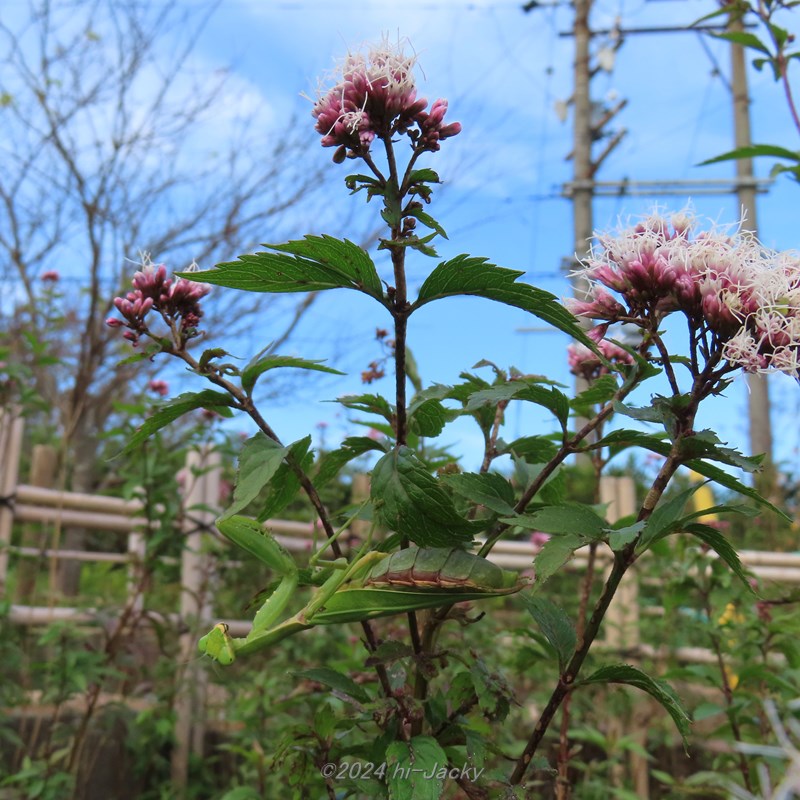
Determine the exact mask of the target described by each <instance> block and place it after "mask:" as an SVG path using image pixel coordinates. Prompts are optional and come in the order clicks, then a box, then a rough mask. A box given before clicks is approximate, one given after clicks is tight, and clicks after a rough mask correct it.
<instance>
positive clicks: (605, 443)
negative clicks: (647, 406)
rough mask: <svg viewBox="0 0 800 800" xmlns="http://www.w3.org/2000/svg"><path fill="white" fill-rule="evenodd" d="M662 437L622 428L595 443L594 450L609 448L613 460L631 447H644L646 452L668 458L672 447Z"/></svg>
mask: <svg viewBox="0 0 800 800" xmlns="http://www.w3.org/2000/svg"><path fill="white" fill-rule="evenodd" d="M662 436H663V434H660V435H659V434H654V433H645V432H644V431H634V430H629V429H627V428H621V429H618V430H615V431H611V432H610V433H608V434H607V435H606V436H604V437H603V438H602V439H600V440H599V441H598V442H595V443H594V444H593V445H592V448H593V449H595V448H600V447H608V448H609V455H610V456H611V457H612V458H613V457H614V456H616V455H619V454H620V453H621V452H622V451H623V450H626V449H627V448H629V447H643V448H645V449H646V450H650V451H651V452H653V453H658V455H661V456H665V457H666V456H668V455H669V452H670V449H671V448H672V445H671V444H670V443H669V442H666V441H664V439H663V438H662Z"/></svg>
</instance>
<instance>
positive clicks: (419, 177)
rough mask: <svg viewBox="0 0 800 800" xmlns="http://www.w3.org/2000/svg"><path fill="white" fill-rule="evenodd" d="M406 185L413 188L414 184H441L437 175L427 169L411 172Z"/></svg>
mask: <svg viewBox="0 0 800 800" xmlns="http://www.w3.org/2000/svg"><path fill="white" fill-rule="evenodd" d="M406 183H407V184H408V185H409V186H413V185H414V184H415V183H441V181H440V180H439V175H438V174H437V173H435V172H434V171H433V170H432V169H428V168H427V167H425V168H423V169H415V170H412V171H411V174H410V175H409V176H408V180H407V181H406Z"/></svg>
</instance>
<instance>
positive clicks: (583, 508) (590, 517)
mask: <svg viewBox="0 0 800 800" xmlns="http://www.w3.org/2000/svg"><path fill="white" fill-rule="evenodd" d="M530 520H531V522H532V524H533V525H535V526H536V530H540V531H544V532H545V533H555V534H563V533H577V534H580V535H581V536H582V537H583V538H584V539H585V540H586V541H596V540H598V539H601V538H602V537H603V535H604V534H605V531H606V529H607V528H608V523H607V522H606V520H604V519H603V517H601V516H600V515H599V514H598V513H597V512H596V511H595V510H594V509H592V508H591V507H590V506H587V505H583V504H582V503H563V504H562V505H557V506H548V507H547V508H543V509H542V510H541V511H537V512H536V513H535V514H532V515H530ZM503 522H509V523H510V524H511V525H515V524H517V525H518V524H520V523H519V522H515V520H514V519H509V520H503Z"/></svg>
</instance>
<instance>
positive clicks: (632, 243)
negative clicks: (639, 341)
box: [566, 212, 800, 377]
mask: <svg viewBox="0 0 800 800" xmlns="http://www.w3.org/2000/svg"><path fill="white" fill-rule="evenodd" d="M697 225H698V221H697V219H696V218H695V217H694V216H693V215H692V214H691V213H688V212H680V213H679V214H675V215H673V216H672V217H671V218H667V217H666V216H665V215H661V214H657V213H656V214H653V215H652V216H650V217H648V218H646V219H644V220H642V221H641V222H639V223H638V224H637V225H635V226H633V227H631V228H627V229H624V230H620V231H618V232H616V233H615V234H605V235H600V236H599V237H598V240H599V247H598V248H593V249H592V252H591V254H590V257H589V258H588V260H587V262H586V263H585V264H584V265H583V267H582V269H580V270H579V271H578V273H577V274H578V275H579V276H581V277H582V278H584V279H586V280H588V281H589V284H590V287H591V288H590V291H589V293H588V296H587V298H586V299H585V300H578V299H569V300H567V301H566V302H567V306H568V308H569V309H570V310H571V311H572V312H573V313H574V314H576V315H579V316H585V317H589V318H591V319H596V320H600V321H601V322H603V323H611V322H631V323H633V324H637V325H639V326H640V327H644V326H646V325H656V326H657V325H658V324H659V323H660V321H661V320H662V319H663V318H664V317H666V316H667V315H668V314H671V313H673V312H680V313H682V314H684V315H685V316H686V317H687V319H688V320H689V322H690V324H691V325H692V326H693V328H694V329H695V330H698V331H702V330H706V331H708V332H709V333H710V334H711V335H712V337H714V340H715V342H716V343H717V344H718V345H720V346H721V347H722V348H723V350H722V352H723V355H724V357H725V358H726V359H727V360H728V361H729V362H730V363H731V364H732V365H735V366H741V367H742V368H743V369H744V370H745V371H747V372H762V371H766V370H771V369H773V370H780V371H782V372H786V373H788V374H790V375H792V376H794V377H798V371H799V370H800V358H799V354H798V349H799V348H800V256H798V255H797V254H792V253H776V252H774V251H772V250H769V249H767V248H765V247H764V246H763V245H762V244H761V243H760V242H759V241H758V240H757V239H756V238H755V236H753V235H752V234H750V233H748V232H746V231H743V230H741V227H738V228H737V229H736V230H734V231H733V233H727V232H724V231H720V230H718V229H716V228H714V227H713V226H712V228H711V229H710V230H708V231H700V232H697V233H696V234H695V230H696V228H697ZM612 292H613V294H612Z"/></svg>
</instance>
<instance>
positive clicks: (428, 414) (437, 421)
mask: <svg viewBox="0 0 800 800" xmlns="http://www.w3.org/2000/svg"><path fill="white" fill-rule="evenodd" d="M448 416H449V413H448V411H447V409H446V408H445V407H444V406H443V405H442V404H441V403H440V402H439V401H438V400H426V401H425V402H424V403H419V404H417V405H416V406H415V407H414V409H413V411H412V410H411V408H409V412H408V424H409V426H410V427H411V429H412V430H413V431H414V433H416V434H417V435H418V436H429V437H430V436H438V435H439V434H440V433H441V432H442V429H443V428H444V426H445V423H446V422H447V419H448Z"/></svg>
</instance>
